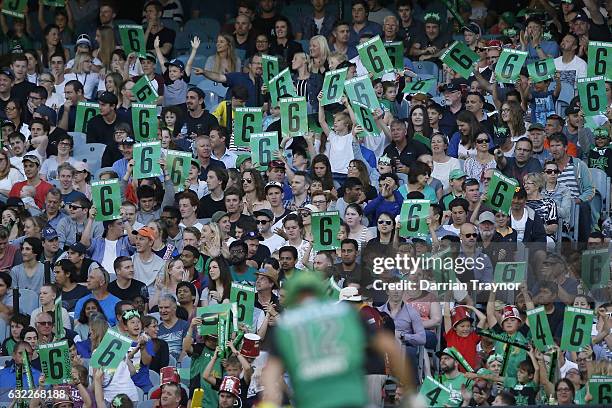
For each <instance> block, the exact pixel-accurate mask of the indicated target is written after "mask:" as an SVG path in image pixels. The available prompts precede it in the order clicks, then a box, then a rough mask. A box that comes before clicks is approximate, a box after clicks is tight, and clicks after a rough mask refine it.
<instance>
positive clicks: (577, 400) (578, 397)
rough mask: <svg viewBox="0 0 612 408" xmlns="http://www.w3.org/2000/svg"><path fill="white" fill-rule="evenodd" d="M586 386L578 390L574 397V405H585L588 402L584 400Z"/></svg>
mask: <svg viewBox="0 0 612 408" xmlns="http://www.w3.org/2000/svg"><path fill="white" fill-rule="evenodd" d="M586 389H587V387H586V385H583V386H582V388H580V389H579V390H576V394H575V395H574V404H578V405H585V404H586V401H585V400H584V398H585V397H586Z"/></svg>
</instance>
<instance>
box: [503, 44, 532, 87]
mask: <svg viewBox="0 0 612 408" xmlns="http://www.w3.org/2000/svg"><path fill="white" fill-rule="evenodd" d="M528 54H529V53H528V52H527V51H519V50H513V49H511V48H504V49H503V51H502V53H501V55H500V56H499V60H498V61H497V64H495V77H496V78H497V81H498V82H502V83H506V84H513V83H515V82H516V80H517V79H518V77H519V74H520V73H521V68H522V67H523V64H524V63H525V60H526V59H527V55H528Z"/></svg>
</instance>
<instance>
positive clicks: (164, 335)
mask: <svg viewBox="0 0 612 408" xmlns="http://www.w3.org/2000/svg"><path fill="white" fill-rule="evenodd" d="M188 329H189V323H187V322H186V321H185V320H182V319H178V320H177V321H176V323H175V324H174V326H172V327H171V328H169V329H167V328H166V326H164V324H163V322H162V323H160V324H159V333H158V334H157V338H158V339H161V340H164V341H165V342H166V343H168V351H169V352H170V354H171V355H172V357H174V358H176V359H177V360H178V357H179V355H180V354H181V350H182V349H183V337H185V335H186V334H187V330H188Z"/></svg>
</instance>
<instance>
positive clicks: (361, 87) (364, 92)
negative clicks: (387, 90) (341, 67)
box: [344, 75, 380, 111]
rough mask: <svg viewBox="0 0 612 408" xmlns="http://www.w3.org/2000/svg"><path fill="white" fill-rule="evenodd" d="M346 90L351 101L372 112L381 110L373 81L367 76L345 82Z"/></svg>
mask: <svg viewBox="0 0 612 408" xmlns="http://www.w3.org/2000/svg"><path fill="white" fill-rule="evenodd" d="M344 90H345V91H346V96H348V99H349V101H351V102H358V103H360V104H362V105H363V106H366V107H367V108H369V109H370V110H371V111H374V110H376V109H378V108H380V103H379V102H378V99H377V98H376V92H374V87H373V86H372V81H370V78H369V77H368V76H367V75H364V76H360V77H357V78H351V79H349V80H348V81H345V82H344Z"/></svg>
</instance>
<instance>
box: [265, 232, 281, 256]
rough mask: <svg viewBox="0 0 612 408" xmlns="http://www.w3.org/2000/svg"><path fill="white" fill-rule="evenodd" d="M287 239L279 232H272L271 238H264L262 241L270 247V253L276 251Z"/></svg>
mask: <svg viewBox="0 0 612 408" xmlns="http://www.w3.org/2000/svg"><path fill="white" fill-rule="evenodd" d="M284 242H285V240H284V239H283V237H281V236H280V235H278V234H272V236H271V237H270V238H267V239H264V240H263V241H261V243H262V244H263V245H265V246H267V247H268V249H269V250H270V253H271V254H272V253H274V251H276V250H277V249H279V248H280V247H282V246H283V243H284Z"/></svg>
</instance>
